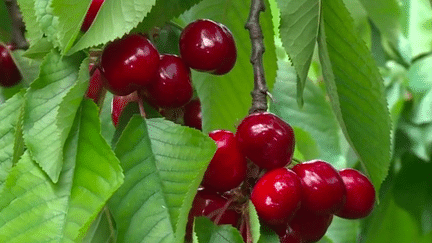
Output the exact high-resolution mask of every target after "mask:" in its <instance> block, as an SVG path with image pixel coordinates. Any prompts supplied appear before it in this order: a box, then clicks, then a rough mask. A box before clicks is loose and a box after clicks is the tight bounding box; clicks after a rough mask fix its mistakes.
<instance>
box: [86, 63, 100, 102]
mask: <svg viewBox="0 0 432 243" xmlns="http://www.w3.org/2000/svg"><path fill="white" fill-rule="evenodd" d="M93 67H94V64H93V63H91V64H90V65H89V70H90V71H91V70H92V69H93ZM102 91H103V83H102V79H101V73H100V70H99V68H96V69H95V71H94V73H93V75H92V76H91V77H90V82H89V87H88V89H87V92H86V97H87V98H90V99H92V100H93V101H94V102H95V103H96V104H97V103H98V102H99V99H100V97H101V94H102Z"/></svg>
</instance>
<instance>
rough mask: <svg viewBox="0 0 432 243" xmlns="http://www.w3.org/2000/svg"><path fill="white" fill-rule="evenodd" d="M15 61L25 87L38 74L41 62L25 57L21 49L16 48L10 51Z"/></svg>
mask: <svg viewBox="0 0 432 243" xmlns="http://www.w3.org/2000/svg"><path fill="white" fill-rule="evenodd" d="M12 55H13V57H14V60H15V63H16V65H17V67H18V69H19V70H20V72H21V75H22V77H23V80H22V82H24V84H25V87H28V86H29V84H30V83H31V82H33V81H34V80H35V79H36V78H37V77H38V75H39V69H40V65H41V62H40V61H39V60H33V59H30V58H27V57H25V56H24V55H25V52H24V51H23V50H16V51H14V52H13V53H12Z"/></svg>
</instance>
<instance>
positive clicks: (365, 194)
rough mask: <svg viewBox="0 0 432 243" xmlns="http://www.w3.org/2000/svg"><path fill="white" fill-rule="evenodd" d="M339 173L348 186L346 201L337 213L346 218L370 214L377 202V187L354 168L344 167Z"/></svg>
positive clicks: (362, 216) (356, 217)
mask: <svg viewBox="0 0 432 243" xmlns="http://www.w3.org/2000/svg"><path fill="white" fill-rule="evenodd" d="M339 174H340V176H341V177H342V180H343V182H344V184H345V188H346V203H345V204H344V206H343V207H342V210H340V211H339V212H338V213H336V215H337V216H339V217H341V218H346V219H359V218H364V217H366V216H368V215H369V214H370V213H371V212H372V209H373V207H374V204H375V189H374V187H373V185H372V182H371V181H370V180H369V179H368V178H367V177H366V176H365V175H363V174H362V173H361V172H360V171H358V170H354V169H343V170H341V171H339Z"/></svg>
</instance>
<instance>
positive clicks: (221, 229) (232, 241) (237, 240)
mask: <svg viewBox="0 0 432 243" xmlns="http://www.w3.org/2000/svg"><path fill="white" fill-rule="evenodd" d="M194 230H195V232H196V234H197V236H198V242H200V243H201V242H206V243H243V238H242V236H241V235H240V233H239V232H238V230H237V229H236V228H234V227H232V226H231V225H222V226H217V225H215V224H214V223H213V222H212V221H211V220H210V219H208V218H206V217H198V218H195V229H194Z"/></svg>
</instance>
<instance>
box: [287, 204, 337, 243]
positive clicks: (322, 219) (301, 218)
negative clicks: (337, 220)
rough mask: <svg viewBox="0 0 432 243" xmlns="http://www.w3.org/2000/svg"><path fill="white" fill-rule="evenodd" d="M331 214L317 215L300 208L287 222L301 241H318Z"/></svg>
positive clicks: (330, 218)
mask: <svg viewBox="0 0 432 243" xmlns="http://www.w3.org/2000/svg"><path fill="white" fill-rule="evenodd" d="M332 220H333V214H322V215H317V214H314V213H311V212H308V211H306V210H303V208H302V209H300V210H299V211H298V212H297V213H296V215H295V217H294V218H293V219H292V220H291V222H290V223H289V226H290V227H291V228H292V230H293V231H295V232H297V234H299V235H300V238H301V239H302V242H303V243H309V242H316V241H319V240H320V239H321V238H322V237H323V236H324V235H325V233H326V232H327V229H328V227H329V226H330V224H331V222H332Z"/></svg>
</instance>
